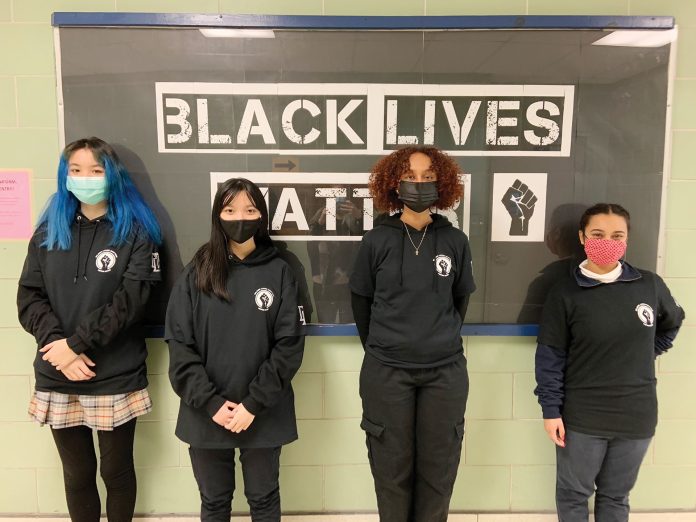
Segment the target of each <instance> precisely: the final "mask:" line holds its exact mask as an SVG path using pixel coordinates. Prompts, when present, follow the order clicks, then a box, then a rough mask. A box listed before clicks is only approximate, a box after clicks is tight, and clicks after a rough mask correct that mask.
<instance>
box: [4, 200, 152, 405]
mask: <svg viewBox="0 0 696 522" xmlns="http://www.w3.org/2000/svg"><path fill="white" fill-rule="evenodd" d="M71 234H72V247H71V248H70V250H48V249H47V248H46V247H42V246H41V243H42V242H43V241H44V239H45V237H46V226H45V225H43V226H41V227H39V228H38V229H37V230H36V232H35V233H34V235H33V237H32V238H31V241H30V242H29V249H28V253H27V257H26V260H25V262H24V268H23V270H22V275H21V276H20V278H19V289H18V292H17V308H18V311H19V322H20V323H21V324H22V326H23V327H24V329H25V330H26V331H27V332H29V333H30V334H32V335H33V336H34V337H35V339H36V342H37V345H38V348H42V347H44V346H45V345H46V344H48V343H50V342H52V341H56V340H59V339H65V338H67V342H68V346H70V348H71V349H72V350H73V351H74V352H76V353H85V355H87V356H88V357H90V358H91V359H92V360H93V361H94V363H95V365H96V366H95V367H94V368H93V370H94V372H95V373H96V374H97V375H96V377H93V378H92V379H90V380H88V381H70V380H68V378H67V377H65V376H64V375H63V373H62V372H59V371H58V370H56V369H55V368H54V367H53V366H51V364H50V363H49V362H47V361H44V360H43V359H42V357H43V353H41V352H38V351H37V354H36V358H35V360H34V372H35V376H36V389H37V390H40V391H56V392H60V393H68V394H82V395H111V394H116V393H128V392H131V391H136V390H141V389H143V388H145V387H146V386H147V372H146V368H145V359H146V356H147V352H146V348H145V334H144V331H143V327H142V318H143V315H144V311H145V307H146V305H147V300H148V297H149V296H150V291H151V289H152V286H153V285H154V284H155V283H156V282H157V281H159V280H160V266H159V258H158V254H157V251H156V247H155V245H154V244H153V243H151V242H150V241H148V240H147V239H144V238H143V237H142V235H141V234H134V235H133V236H132V239H131V240H129V241H128V242H126V243H125V244H124V245H121V246H118V247H117V246H113V245H111V240H112V237H113V229H112V226H111V223H110V222H109V221H108V220H107V219H106V218H105V217H101V218H98V219H95V220H93V221H90V220H88V219H87V218H85V217H84V216H83V215H82V214H80V213H78V214H77V215H76V216H75V221H74V222H73V224H72V226H71Z"/></svg>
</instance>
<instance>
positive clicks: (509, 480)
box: [0, 0, 696, 514]
mask: <svg viewBox="0 0 696 522" xmlns="http://www.w3.org/2000/svg"><path fill="white" fill-rule="evenodd" d="M54 11H120V12H126V11H139V12H201V13H251V14H253V13H256V14H313V15H321V14H326V15H422V14H427V15H501V14H502V15H524V14H560V15H571V14H582V15H588V14H598V15H627V14H628V15H674V16H676V19H677V23H678V25H679V31H680V40H679V50H678V56H677V81H676V83H675V90H674V109H673V110H674V114H673V121H672V128H673V129H674V130H673V131H672V139H673V143H672V172H671V181H670V183H669V189H668V207H667V212H666V216H667V220H666V223H665V234H666V236H665V245H666V250H665V274H664V275H665V279H666V281H667V283H668V284H669V285H670V288H671V289H672V291H673V293H674V295H675V296H676V297H677V299H678V300H679V301H680V302H681V303H682V305H683V306H684V307H685V309H686V310H687V325H686V326H685V327H684V328H683V330H682V332H681V335H680V338H679V339H678V340H677V342H676V344H675V347H674V348H673V349H672V351H671V352H670V353H668V354H666V355H664V356H662V357H660V358H659V359H658V362H657V368H658V381H659V385H658V388H659V399H660V425H659V427H658V432H657V436H656V438H655V440H654V443H653V445H652V446H651V448H650V450H649V454H648V457H647V458H646V462H645V465H644V466H643V469H642V470H641V475H640V477H639V480H638V484H637V486H636V488H635V490H634V493H633V495H632V499H631V500H632V505H633V506H634V507H635V508H638V509H641V510H682V509H686V510H694V509H696V442H695V441H696V439H695V438H694V437H693V433H694V432H695V430H696V407H695V406H694V403H696V401H694V396H695V394H696V388H695V385H694V384H693V383H694V382H696V379H695V377H696V351H695V350H693V346H696V323H695V322H694V319H693V317H696V315H694V314H696V297H695V296H696V268H694V267H695V266H696V263H693V261H692V260H693V259H694V258H695V256H696V246H695V245H696V236H695V235H694V234H696V219H695V218H696V215H695V214H694V206H693V203H692V202H693V201H694V199H695V198H696V168H695V167H694V165H695V164H696V161H695V158H694V151H696V124H695V123H694V121H696V2H694V1H692V0H659V1H658V0H563V1H556V0H385V1H380V2H375V1H367V0H354V1H350V2H348V1H345V0H297V1H293V2H288V1H285V0H255V1H252V0H202V1H200V0H199V1H194V0H89V1H88V0H0V38H1V39H2V42H3V43H5V42H11V45H5V46H3V47H2V48H0V169H5V168H23V169H29V170H31V171H32V175H33V186H32V207H33V211H34V216H35V217H36V216H38V214H39V212H40V211H41V209H42V208H43V206H44V204H45V201H46V199H47V198H48V196H49V195H50V194H51V193H52V192H53V191H54V190H55V167H56V160H57V157H58V154H59V146H58V131H57V117H56V110H55V109H56V94H55V87H54V86H55V74H54V54H53V32H52V28H51V26H50V16H51V13H52V12H54ZM25 252H26V243H25V242H22V241H17V242H0V346H2V347H3V364H2V365H1V366H0V486H1V487H0V513H41V514H50V513H65V512H66V507H65V500H64V492H63V485H62V477H61V470H60V462H59V459H58V456H57V454H56V451H55V449H54V446H53V442H52V440H51V436H50V432H49V430H48V428H40V427H38V426H36V425H35V424H33V423H31V422H29V421H28V419H27V416H26V406H27V402H28V399H29V395H30V393H31V388H32V385H33V379H32V369H31V363H32V360H33V357H34V353H35V350H36V346H35V345H34V342H33V339H31V337H30V336H28V335H27V334H26V333H24V332H23V330H22V329H21V328H20V327H19V324H18V322H17V319H16V304H15V295H16V285H17V277H18V274H19V272H20V270H21V267H22V263H23V259H24V255H25ZM465 346H466V351H467V355H468V364H469V372H470V376H471V393H470V399H469V404H468V415H467V431H466V434H465V440H464V451H463V454H462V461H461V464H460V468H459V473H458V479H457V483H456V485H455V488H454V493H453V497H452V508H453V509H457V510H463V511H470V512H472V511H503V512H504V511H521V512H535V511H549V510H552V509H553V483H554V449H553V446H552V444H551V443H550V441H548V439H547V438H546V435H545V433H544V431H543V428H542V423H541V421H540V412H539V407H538V405H537V403H536V398H535V397H534V396H533V394H532V390H533V389H534V385H535V382H534V375H533V372H534V348H535V344H534V339H532V338H521V337H512V338H498V337H477V338H469V339H465ZM148 349H149V356H148V371H149V379H150V393H151V394H152V397H153V400H154V404H155V406H154V411H153V412H152V413H151V414H149V415H148V416H146V417H144V418H142V419H141V420H140V422H139V424H138V430H137V440H136V450H135V453H136V462H137V472H138V482H139V496H138V503H137V507H136V509H137V511H138V512H140V513H172V512H174V513H181V514H185V513H195V512H196V511H197V510H198V507H199V498H198V493H197V490H196V485H195V481H194V479H193V475H192V472H191V468H190V462H189V458H188V451H187V447H186V445H185V444H183V443H182V442H180V441H178V440H177V439H176V438H175V437H174V435H173V432H174V423H175V418H176V412H177V409H178V398H177V397H176V396H175V395H174V393H173V392H172V390H171V388H170V387H169V383H168V378H167V365H168V354H167V347H166V345H165V344H164V343H163V342H162V341H161V340H150V341H149V342H148ZM361 362H362V348H361V346H360V343H359V342H358V340H357V338H351V337H342V338H318V337H315V338H309V339H308V340H307V347H306V352H305V358H304V362H303V365H302V368H301V370H300V373H299V374H298V377H297V379H296V382H295V389H296V394H297V403H298V404H297V412H298V417H299V421H298V426H299V433H300V439H299V440H298V441H296V442H294V443H292V444H290V445H288V446H287V447H286V448H284V450H283V454H282V457H281V463H282V468H281V484H282V495H283V504H284V507H285V509H286V510H292V511H309V512H322V511H327V512H355V511H374V510H375V509H376V501H375V496H374V491H373V486H372V479H371V475H370V471H369V465H368V463H367V452H366V449H365V441H364V433H363V432H362V431H361V430H360V427H359V423H360V415H361V408H360V399H359V397H358V372H359V371H360V366H361ZM238 477H239V481H240V487H239V489H238V493H237V495H236V496H235V502H234V509H235V510H237V511H245V510H246V509H247V505H246V502H245V501H244V498H243V495H242V493H241V491H242V486H241V475H240V473H238Z"/></svg>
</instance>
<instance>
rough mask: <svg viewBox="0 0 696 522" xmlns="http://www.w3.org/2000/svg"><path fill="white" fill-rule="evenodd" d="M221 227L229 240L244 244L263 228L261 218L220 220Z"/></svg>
mask: <svg viewBox="0 0 696 522" xmlns="http://www.w3.org/2000/svg"><path fill="white" fill-rule="evenodd" d="M220 225H221V226H222V230H223V231H224V232H225V236H227V239H231V240H232V241H234V242H235V243H244V242H245V241H248V240H249V239H250V238H252V237H254V234H256V232H257V231H258V230H259V228H260V227H261V218H259V219H230V220H226V219H220Z"/></svg>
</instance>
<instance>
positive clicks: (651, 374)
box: [534, 203, 684, 522]
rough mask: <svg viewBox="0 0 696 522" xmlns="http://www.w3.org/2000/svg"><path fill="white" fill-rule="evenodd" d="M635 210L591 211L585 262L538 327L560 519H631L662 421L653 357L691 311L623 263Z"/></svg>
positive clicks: (608, 207) (607, 207)
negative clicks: (632, 498) (632, 496)
mask: <svg viewBox="0 0 696 522" xmlns="http://www.w3.org/2000/svg"><path fill="white" fill-rule="evenodd" d="M629 229H630V216H629V213H628V211H627V210H626V209H624V208H623V207H622V206H620V205H617V204H614V203H599V204H596V205H594V206H592V207H590V208H588V209H587V210H586V211H585V213H584V214H583V216H582V218H581V220H580V227H579V231H578V234H579V238H580V243H581V244H582V245H583V246H584V249H585V253H586V254H587V259H585V260H584V261H583V262H582V263H580V264H579V265H578V266H577V267H576V269H575V270H574V273H573V276H572V277H568V278H566V279H564V280H562V281H559V282H558V283H557V284H556V285H555V286H554V287H553V288H552V289H551V291H550V292H549V295H548V297H547V300H546V303H545V305H544V311H543V315H542V320H541V323H540V325H539V326H540V328H539V337H538V339H537V340H538V346H537V352H536V379H537V387H536V390H535V391H534V393H535V394H536V395H537V397H538V399H539V404H540V405H541V408H542V412H543V417H544V429H545V430H546V433H547V434H548V436H549V438H550V439H551V440H552V441H553V442H554V444H555V445H556V507H557V511H558V518H559V521H560V522H581V521H582V522H586V521H587V520H588V518H589V509H588V500H589V498H590V497H591V496H592V494H593V493H594V494H595V509H594V514H595V521H596V522H608V521H612V522H620V521H628V514H629V503H628V497H629V493H630V491H631V489H632V488H633V486H634V484H635V482H636V479H637V477H638V470H639V468H640V464H641V462H642V460H643V457H644V456H645V452H646V451H647V449H648V446H649V444H650V441H651V440H652V437H653V435H654V434H655V426H656V424H657V395H656V389H655V385H656V379H655V364H654V361H655V357H657V356H658V355H660V354H662V353H664V352H666V351H667V350H668V349H669V348H671V346H672V342H673V341H674V338H675V337H676V335H677V332H678V331H679V328H680V326H681V324H682V322H683V320H684V311H683V310H682V308H681V307H680V306H679V305H678V304H677V303H676V302H675V300H674V299H673V298H672V296H671V294H670V292H669V289H668V288H667V286H666V285H665V283H664V281H663V280H662V279H661V278H660V277H659V276H658V275H656V274H654V273H652V272H648V271H647V270H640V269H637V268H635V267H633V266H631V265H630V264H629V263H627V262H626V261H625V259H623V258H624V256H625V253H626V246H627V240H628V233H629Z"/></svg>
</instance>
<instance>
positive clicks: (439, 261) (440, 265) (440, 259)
mask: <svg viewBox="0 0 696 522" xmlns="http://www.w3.org/2000/svg"><path fill="white" fill-rule="evenodd" d="M435 271H436V272H437V275H439V276H440V277H447V276H448V275H450V272H451V271H452V259H451V258H450V257H449V256H446V255H444V254H439V255H437V256H435Z"/></svg>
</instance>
